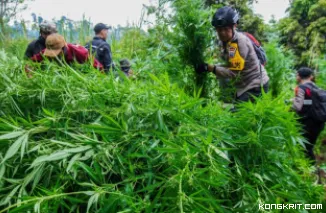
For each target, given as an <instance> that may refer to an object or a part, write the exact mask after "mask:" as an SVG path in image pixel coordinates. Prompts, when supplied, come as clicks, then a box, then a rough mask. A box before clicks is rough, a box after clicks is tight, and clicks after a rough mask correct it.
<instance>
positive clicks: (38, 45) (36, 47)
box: [25, 21, 57, 59]
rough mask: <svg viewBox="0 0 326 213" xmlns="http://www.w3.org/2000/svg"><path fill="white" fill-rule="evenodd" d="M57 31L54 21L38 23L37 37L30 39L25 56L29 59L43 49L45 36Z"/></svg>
mask: <svg viewBox="0 0 326 213" xmlns="http://www.w3.org/2000/svg"><path fill="white" fill-rule="evenodd" d="M53 33H57V28H56V25H55V24H54V23H51V22H47V21H44V22H42V23H41V24H40V36H39V38H38V39H36V40H34V41H32V42H31V43H30V44H29V45H28V46H27V49H26V51H25V58H26V59H30V58H32V57H33V56H34V55H36V54H38V53H40V52H41V51H42V50H44V49H45V40H46V38H47V37H48V36H49V35H51V34H53Z"/></svg>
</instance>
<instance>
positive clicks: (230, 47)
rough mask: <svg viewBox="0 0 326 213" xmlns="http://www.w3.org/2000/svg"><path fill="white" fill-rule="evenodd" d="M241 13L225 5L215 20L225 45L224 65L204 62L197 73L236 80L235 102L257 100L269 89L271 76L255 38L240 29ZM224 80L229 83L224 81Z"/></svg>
mask: <svg viewBox="0 0 326 213" xmlns="http://www.w3.org/2000/svg"><path fill="white" fill-rule="evenodd" d="M238 22H239V14H238V12H237V11H236V10H234V9H233V8H231V7H222V8H220V9H218V10H217V11H216V13H215V14H214V16H213V19H212V26H213V27H214V28H215V30H216V32H217V35H218V37H219V39H220V41H221V45H222V57H223V59H224V60H225V61H226V62H227V63H226V65H225V66H220V65H211V64H206V63H204V64H201V65H199V66H198V67H197V72H212V73H214V74H215V75H216V77H217V78H219V79H232V78H233V79H235V88H236V101H238V102H247V101H254V97H259V96H261V94H262V89H263V90H264V91H265V92H267V91H268V81H269V77H268V75H267V72H266V70H265V68H264V65H262V64H261V63H260V60H259V58H258V56H257V53H256V51H255V48H254V46H253V43H252V41H251V40H250V39H249V38H248V36H246V35H245V34H243V33H240V32H237V30H236V28H237V25H238ZM224 82H227V81H225V80H224Z"/></svg>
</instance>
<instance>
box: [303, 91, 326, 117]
mask: <svg viewBox="0 0 326 213" xmlns="http://www.w3.org/2000/svg"><path fill="white" fill-rule="evenodd" d="M304 87H307V88H308V89H309V90H310V92H309V94H308V96H310V97H311V103H309V105H311V107H310V109H309V111H308V112H307V116H308V117H310V118H312V119H313V120H315V121H317V122H326V91H325V90H323V89H320V88H318V87H317V86H315V85H309V86H304ZM305 91H306V93H307V90H305Z"/></svg>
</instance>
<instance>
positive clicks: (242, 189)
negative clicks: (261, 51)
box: [0, 52, 322, 212]
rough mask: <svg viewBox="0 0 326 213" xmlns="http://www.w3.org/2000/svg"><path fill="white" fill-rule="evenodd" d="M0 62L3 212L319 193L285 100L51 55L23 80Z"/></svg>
mask: <svg viewBox="0 0 326 213" xmlns="http://www.w3.org/2000/svg"><path fill="white" fill-rule="evenodd" d="M7 57H8V56H7ZM1 64H2V72H1V77H2V78H1V79H2V80H1V84H0V89H1V91H2V92H1V95H0V98H1V101H0V103H1V119H0V131H1V133H2V135H1V136H0V139H1V150H2V151H1V153H2V155H1V167H0V171H1V172H0V175H1V177H2V178H1V182H0V184H1V199H2V200H1V205H2V206H3V207H5V206H10V204H11V205H12V206H11V207H9V208H10V209H11V208H12V209H11V210H13V211H11V212H22V211H25V210H27V209H33V208H34V209H35V211H36V212H57V211H61V212H78V211H79V212H85V210H89V211H90V212H118V211H131V212H189V211H195V212H254V211H256V210H257V208H258V204H259V203H276V202H280V203H283V202H288V203H297V202H300V203H314V202H322V187H318V186H314V185H312V182H311V180H310V177H309V175H307V173H306V172H307V169H308V168H307V166H305V165H307V164H306V162H305V161H304V160H303V159H302V152H301V150H302V147H301V145H300V144H302V141H301V138H300V136H299V133H298V131H297V124H296V122H295V120H294V118H293V114H290V113H287V112H286V111H287V108H286V107H285V105H283V104H280V103H282V98H277V99H274V100H272V99H271V97H269V96H266V97H264V98H263V99H262V100H260V101H258V103H257V104H255V105H254V104H250V103H249V104H245V105H243V106H242V107H241V109H240V110H239V112H237V113H236V114H230V113H228V112H226V111H225V110H223V109H222V108H221V107H220V106H219V105H217V104H216V103H213V102H210V101H208V100H204V99H201V98H199V97H198V96H195V97H190V96H188V95H187V94H185V93H184V91H183V90H182V89H180V88H179V87H178V86H177V85H175V84H171V83H170V80H169V78H168V77H167V75H166V74H161V75H159V76H154V75H149V78H148V79H147V80H145V79H143V80H142V81H137V80H135V81H129V80H128V79H123V81H120V80H118V79H115V78H114V77H113V76H104V75H102V74H99V73H96V71H89V72H88V73H84V74H82V73H79V72H78V71H76V70H75V69H72V68H70V67H66V68H65V67H57V66H55V65H51V64H48V66H46V67H47V68H46V70H42V71H36V72H35V73H33V77H32V78H27V77H26V75H25V74H24V73H22V72H21V66H22V64H21V62H20V61H19V60H17V59H15V57H13V58H10V57H8V58H6V56H5V54H4V53H3V52H2V61H1ZM85 66H86V67H88V65H85ZM83 67H84V66H82V67H79V69H83ZM75 68H78V67H75ZM34 69H35V68H34ZM204 101H205V102H206V106H205V107H203V106H202V103H203V102H204ZM244 153H246V154H244ZM231 162H233V163H231ZM18 204H19V206H20V207H17V205H18ZM16 207H17V208H16ZM0 212H3V211H0ZM295 212H297V210H296V211H295Z"/></svg>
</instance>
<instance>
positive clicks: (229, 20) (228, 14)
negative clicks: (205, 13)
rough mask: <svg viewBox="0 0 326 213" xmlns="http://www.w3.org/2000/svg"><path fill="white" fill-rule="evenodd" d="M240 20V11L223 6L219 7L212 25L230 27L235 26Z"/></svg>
mask: <svg viewBox="0 0 326 213" xmlns="http://www.w3.org/2000/svg"><path fill="white" fill-rule="evenodd" d="M238 22H239V13H238V11H237V10H235V9H233V8H232V7H228V6H225V7H222V8H220V9H218V10H217V11H216V12H215V14H214V16H213V19H212V26H213V27H215V28H218V27H228V26H233V25H235V24H237V23H238Z"/></svg>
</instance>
